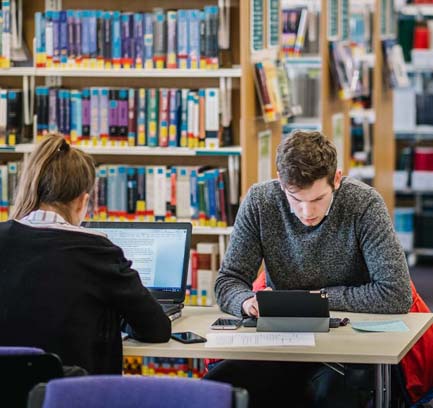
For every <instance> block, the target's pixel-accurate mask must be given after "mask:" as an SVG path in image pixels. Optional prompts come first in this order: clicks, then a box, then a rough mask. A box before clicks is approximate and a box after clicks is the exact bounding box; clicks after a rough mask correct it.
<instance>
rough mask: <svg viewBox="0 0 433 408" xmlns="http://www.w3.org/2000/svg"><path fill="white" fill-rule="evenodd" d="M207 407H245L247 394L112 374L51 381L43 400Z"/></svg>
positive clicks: (66, 406)
mask: <svg viewBox="0 0 433 408" xmlns="http://www.w3.org/2000/svg"><path fill="white" fill-rule="evenodd" d="M41 386H42V385H40V386H38V387H41ZM38 387H35V389H34V390H33V391H32V392H31V393H30V396H29V406H31V407H36V405H35V404H34V398H33V397H34V396H37V394H38V393H39V392H40V391H38ZM78 397H79V398H78ZM39 398H40V397H39V396H37V399H39ZM204 405H205V406H206V408H232V407H238V408H246V407H247V406H248V394H247V392H246V390H243V389H235V388H233V387H232V386H231V385H230V384H224V383H219V382H216V381H210V380H197V379H192V378H173V377H141V376H134V377H133V376H121V375H110V376H87V377H75V378H63V379H59V380H52V381H50V382H49V383H48V384H46V387H45V398H44V401H43V408H54V407H55V408H117V407H119V408H120V407H122V408H123V407H138V406H139V407H143V408H146V407H159V408H195V407H197V408H202V407H203V406H204Z"/></svg>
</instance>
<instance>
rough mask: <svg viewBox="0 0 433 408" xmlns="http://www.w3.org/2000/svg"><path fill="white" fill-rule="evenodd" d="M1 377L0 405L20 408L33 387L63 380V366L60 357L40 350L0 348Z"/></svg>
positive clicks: (24, 404) (24, 405)
mask: <svg viewBox="0 0 433 408" xmlns="http://www.w3.org/2000/svg"><path fill="white" fill-rule="evenodd" d="M0 377H1V381H0V395H1V397H0V399H1V404H0V405H1V406H5V407H14V408H20V407H26V406H27V397H28V393H29V391H30V390H31V389H32V388H33V387H34V386H35V385H36V384H38V383H40V382H46V381H49V380H51V379H53V378H59V377H63V367H62V362H61V361H60V359H59V357H57V356H56V355H55V354H50V353H45V352H44V350H41V349H39V348H34V347H14V346H11V347H0ZM3 404H4V405H3Z"/></svg>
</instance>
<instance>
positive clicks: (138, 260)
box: [83, 221, 192, 320]
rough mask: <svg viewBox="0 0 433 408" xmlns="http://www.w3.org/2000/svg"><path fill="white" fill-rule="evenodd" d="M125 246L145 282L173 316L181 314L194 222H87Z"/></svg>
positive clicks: (127, 256)
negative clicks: (192, 223)
mask: <svg viewBox="0 0 433 408" xmlns="http://www.w3.org/2000/svg"><path fill="white" fill-rule="evenodd" d="M83 227H85V228H90V229H95V230H97V231H100V232H103V233H105V234H106V235H107V237H108V238H109V239H110V241H112V242H113V243H114V244H116V245H117V246H119V247H120V248H122V249H123V252H124V254H125V257H126V258H127V259H129V260H131V261H132V268H133V269H135V270H136V271H137V272H138V274H139V275H140V279H141V282H142V284H143V286H145V287H146V288H147V289H149V291H150V293H151V294H152V295H153V296H154V297H155V299H156V300H158V302H159V303H160V304H161V306H162V308H163V309H164V312H165V313H166V314H167V316H168V317H169V318H170V319H171V320H175V319H176V318H178V317H180V316H181V314H182V313H181V310H182V308H183V306H184V301H185V291H186V280H187V275H188V263H189V253H190V247H191V233H192V225H191V224H190V223H188V222H177V223H174V222H173V223H163V222H108V221H107V222H84V223H83Z"/></svg>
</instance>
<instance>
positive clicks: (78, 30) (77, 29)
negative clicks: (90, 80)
mask: <svg viewBox="0 0 433 408" xmlns="http://www.w3.org/2000/svg"><path fill="white" fill-rule="evenodd" d="M74 17H75V18H74V39H75V52H76V58H75V62H76V63H77V64H80V63H81V59H82V56H83V52H82V38H83V30H82V27H81V11H79V10H75V12H74Z"/></svg>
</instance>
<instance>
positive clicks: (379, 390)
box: [375, 364, 383, 408]
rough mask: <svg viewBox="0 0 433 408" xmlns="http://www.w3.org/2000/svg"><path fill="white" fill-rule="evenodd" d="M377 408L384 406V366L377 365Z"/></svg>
mask: <svg viewBox="0 0 433 408" xmlns="http://www.w3.org/2000/svg"><path fill="white" fill-rule="evenodd" d="M375 394H376V395H375V407H376V408H382V406H383V365H382V364H377V365H376V393H375Z"/></svg>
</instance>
